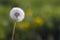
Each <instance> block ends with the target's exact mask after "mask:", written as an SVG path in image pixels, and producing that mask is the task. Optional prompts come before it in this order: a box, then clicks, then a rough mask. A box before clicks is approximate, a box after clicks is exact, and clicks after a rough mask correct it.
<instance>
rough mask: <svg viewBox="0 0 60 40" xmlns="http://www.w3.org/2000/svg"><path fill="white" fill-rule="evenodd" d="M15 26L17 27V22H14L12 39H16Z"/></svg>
mask: <svg viewBox="0 0 60 40" xmlns="http://www.w3.org/2000/svg"><path fill="white" fill-rule="evenodd" d="M15 27H16V22H15V23H14V26H13V31H12V40H14V34H15Z"/></svg>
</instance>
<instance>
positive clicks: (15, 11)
mask: <svg viewBox="0 0 60 40" xmlns="http://www.w3.org/2000/svg"><path fill="white" fill-rule="evenodd" d="M24 16H25V14H24V11H23V10H22V9H21V8H18V7H14V8H12V9H11V11H10V17H11V18H12V19H13V20H15V21H16V22H20V21H22V20H23V19H24Z"/></svg>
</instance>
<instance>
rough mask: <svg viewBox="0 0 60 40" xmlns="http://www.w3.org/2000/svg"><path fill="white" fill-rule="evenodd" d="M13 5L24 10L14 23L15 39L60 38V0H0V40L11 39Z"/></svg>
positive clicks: (46, 39)
mask: <svg viewBox="0 0 60 40" xmlns="http://www.w3.org/2000/svg"><path fill="white" fill-rule="evenodd" d="M13 7H20V8H22V9H23V10H24V12H25V19H24V20H23V21H22V22H20V23H17V25H16V30H15V38H14V39H15V40H60V0H0V40H11V35H12V29H13V25H14V21H13V20H12V19H10V16H9V13H10V10H11V9H12V8H13Z"/></svg>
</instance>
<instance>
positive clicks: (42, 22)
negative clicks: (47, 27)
mask: <svg viewBox="0 0 60 40" xmlns="http://www.w3.org/2000/svg"><path fill="white" fill-rule="evenodd" d="M34 23H35V24H37V25H43V24H44V21H43V19H42V18H40V17H36V18H35V19H34Z"/></svg>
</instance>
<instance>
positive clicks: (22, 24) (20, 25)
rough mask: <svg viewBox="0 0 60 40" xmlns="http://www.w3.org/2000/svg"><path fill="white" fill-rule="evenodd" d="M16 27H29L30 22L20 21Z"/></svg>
mask: <svg viewBox="0 0 60 40" xmlns="http://www.w3.org/2000/svg"><path fill="white" fill-rule="evenodd" d="M18 27H19V28H21V29H28V28H29V27H30V23H28V22H21V23H19V24H18Z"/></svg>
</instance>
